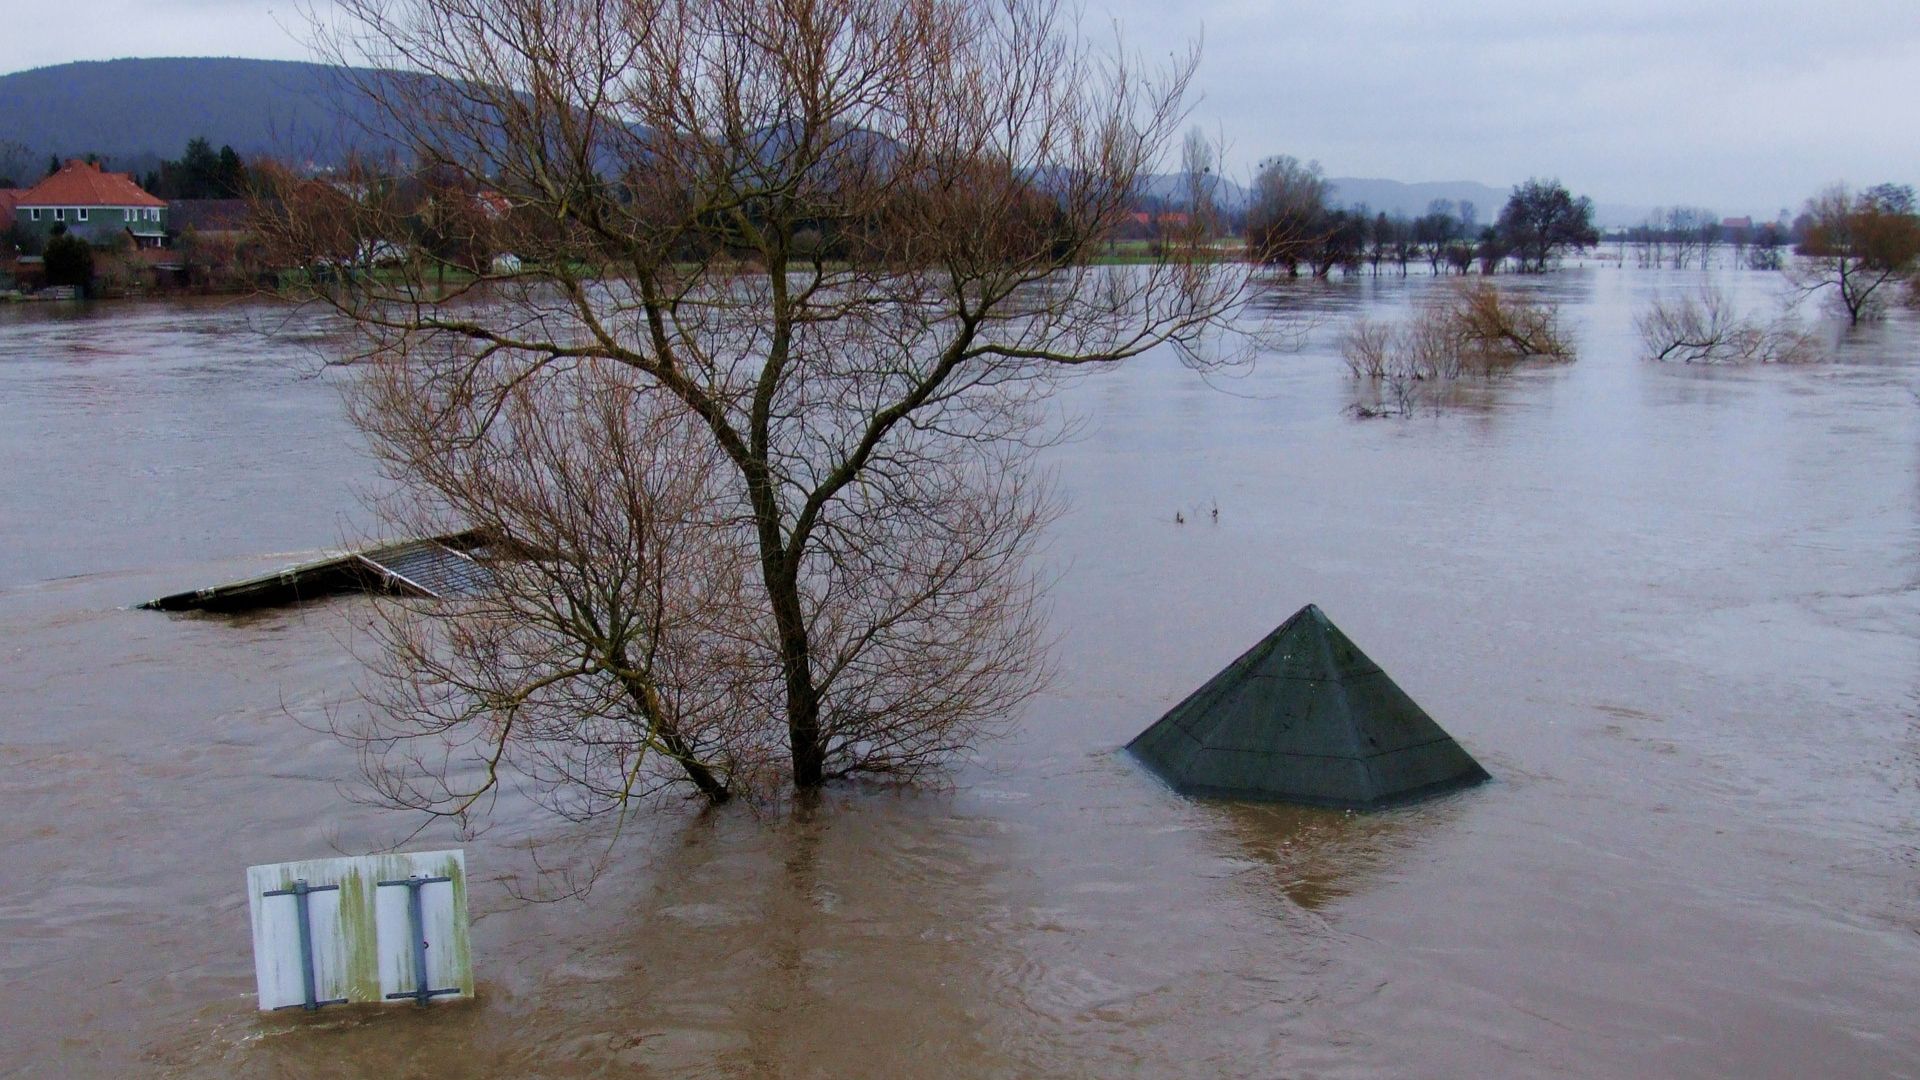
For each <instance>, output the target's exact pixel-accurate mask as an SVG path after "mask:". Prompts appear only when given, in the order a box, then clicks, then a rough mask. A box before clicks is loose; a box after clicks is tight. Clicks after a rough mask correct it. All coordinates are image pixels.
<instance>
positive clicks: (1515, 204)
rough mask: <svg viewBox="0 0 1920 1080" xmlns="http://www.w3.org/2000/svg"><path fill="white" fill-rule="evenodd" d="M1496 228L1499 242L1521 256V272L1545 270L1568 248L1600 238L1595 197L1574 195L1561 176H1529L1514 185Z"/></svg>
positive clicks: (1518, 256)
mask: <svg viewBox="0 0 1920 1080" xmlns="http://www.w3.org/2000/svg"><path fill="white" fill-rule="evenodd" d="M1495 229H1496V231H1497V242H1498V244H1499V245H1500V247H1501V248H1502V249H1503V250H1504V251H1508V252H1511V253H1512V254H1513V255H1514V256H1515V258H1517V259H1518V260H1519V262H1520V270H1521V272H1522V273H1540V272H1541V271H1544V270H1545V269H1546V268H1547V264H1548V263H1549V262H1551V261H1552V260H1553V259H1554V258H1555V257H1556V256H1557V255H1558V254H1559V253H1560V252H1561V251H1563V250H1565V249H1566V248H1574V249H1584V248H1587V247H1590V246H1592V245H1594V244H1597V243H1599V242H1600V233H1599V232H1598V231H1597V230H1596V229H1595V228H1594V227H1593V201H1592V200H1590V199H1588V198H1587V197H1586V196H1584V195H1582V196H1580V197H1579V198H1577V199H1576V198H1574V197H1573V194H1572V193H1571V192H1569V191H1568V190H1567V189H1566V187H1565V186H1564V185H1562V184H1561V183H1560V181H1558V180H1529V181H1527V182H1526V183H1524V184H1521V185H1520V186H1518V187H1516V188H1514V189H1513V194H1512V196H1510V197H1509V198H1508V199H1507V205H1506V206H1505V207H1504V208H1503V209H1501V211H1500V221H1499V224H1498V225H1497V226H1495ZM1489 242H1490V243H1491V242H1494V238H1491V237H1490V238H1489Z"/></svg>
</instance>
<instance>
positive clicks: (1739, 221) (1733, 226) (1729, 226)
mask: <svg viewBox="0 0 1920 1080" xmlns="http://www.w3.org/2000/svg"><path fill="white" fill-rule="evenodd" d="M1720 227H1721V228H1723V229H1726V230H1728V231H1734V230H1738V229H1751V228H1753V219H1752V218H1750V217H1730V218H1723V219H1722V220H1721V222H1720Z"/></svg>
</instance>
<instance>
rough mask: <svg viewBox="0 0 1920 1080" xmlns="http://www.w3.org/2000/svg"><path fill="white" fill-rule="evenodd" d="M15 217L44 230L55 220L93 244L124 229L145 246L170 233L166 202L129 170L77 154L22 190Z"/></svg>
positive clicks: (158, 242) (109, 239) (24, 224)
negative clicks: (111, 169) (79, 157)
mask: <svg viewBox="0 0 1920 1080" xmlns="http://www.w3.org/2000/svg"><path fill="white" fill-rule="evenodd" d="M12 216H13V220H14V221H15V222H16V223H18V224H19V225H21V226H22V227H24V228H27V229H29V230H31V231H34V232H39V233H42V234H45V233H49V232H51V231H52V229H53V226H54V225H56V224H59V225H65V226H66V227H67V230H68V231H70V232H72V233H74V234H75V235H78V236H84V237H86V239H87V240H88V241H89V242H91V243H94V244H106V243H111V242H113V240H114V238H115V237H117V236H119V235H121V234H122V233H125V234H127V235H130V236H132V237H133V240H134V243H135V244H137V245H139V246H141V247H158V246H160V245H161V244H164V243H165V242H166V238H167V225H166V223H167V204H166V201H165V200H164V199H158V198H155V197H154V196H152V195H149V194H147V193H146V192H145V191H143V190H141V188H140V185H139V184H136V183H134V182H133V178H132V177H130V176H128V175H127V174H125V173H114V172H107V171H106V170H104V169H102V168H101V167H100V166H99V165H96V164H92V163H90V162H85V161H79V160H73V161H69V162H67V163H66V164H65V165H63V166H61V167H60V169H59V171H58V172H55V173H54V174H53V175H51V176H49V177H47V178H46V179H45V180H42V181H40V182H39V183H37V184H35V185H33V186H32V187H30V188H28V189H27V190H25V191H24V192H20V193H19V195H18V197H17V198H16V199H15V200H14V205H13V214H12Z"/></svg>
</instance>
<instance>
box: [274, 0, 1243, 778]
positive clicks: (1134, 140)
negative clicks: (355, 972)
mask: <svg viewBox="0 0 1920 1080" xmlns="http://www.w3.org/2000/svg"><path fill="white" fill-rule="evenodd" d="M339 6H340V8H341V9H342V10H343V11H344V12H345V14H346V15H347V16H348V17H349V18H350V20H351V25H353V26H354V27H355V28H356V30H355V36H354V37H352V38H350V39H346V40H340V41H337V43H336V45H337V48H338V49H339V51H340V52H341V54H342V56H341V58H342V59H355V60H358V61H360V62H362V63H367V62H371V66H375V67H384V68H399V69H407V70H410V71H414V72H421V73H426V74H429V75H432V76H438V77H440V78H439V79H408V80H392V79H377V78H374V79H369V82H368V86H367V87H366V89H367V90H368V92H369V93H370V95H371V96H372V97H374V98H375V99H376V100H378V101H379V102H380V103H381V104H382V106H383V108H384V112H385V121H386V123H385V126H386V127H387V128H388V132H387V133H388V134H389V135H391V136H393V137H395V138H396V139H397V140H398V141H401V142H404V143H406V144H408V145H409V147H410V149H411V151H412V153H413V154H414V155H416V156H417V157H418V158H419V159H420V160H421V161H422V162H425V163H431V164H432V166H433V167H434V168H435V169H436V170H437V171H441V172H444V173H463V174H464V175H465V176H467V177H468V178H469V180H470V181H471V184H472V186H473V187H474V188H476V189H484V190H485V191H487V192H488V193H489V195H490V196H497V197H498V200H499V201H500V202H501V203H503V204H505V205H508V206H510V207H511V208H512V209H511V211H510V212H508V213H506V214H504V215H502V216H501V217H500V218H499V220H497V221H496V222H494V228H493V235H492V238H491V239H492V242H493V243H494V244H495V245H497V250H500V251H505V252H512V253H514V254H515V255H516V256H517V259H516V260H514V262H513V264H512V265H513V266H514V269H512V271H511V272H505V273H494V272H492V270H491V269H488V270H487V271H486V272H482V273H480V274H478V275H477V277H476V278H475V279H474V280H473V281H472V283H471V284H467V283H466V281H467V279H466V278H464V277H462V278H459V279H455V280H456V284H454V285H452V286H450V287H449V288H446V289H443V288H439V287H437V286H436V275H435V274H434V269H435V267H434V264H435V262H436V260H437V259H438V258H439V256H437V255H436V253H435V252H434V251H432V250H426V249H419V248H416V249H414V250H411V251H409V252H408V253H407V254H406V258H405V260H404V261H403V262H402V263H401V264H400V265H399V266H396V267H393V268H391V269H389V270H386V271H383V272H381V273H379V274H365V275H355V276H353V277H352V279H351V280H350V282H349V283H348V284H347V285H343V286H340V287H334V288H324V289H322V290H320V291H319V292H318V293H317V294H316V298H317V299H318V300H320V301H321V302H325V303H329V304H332V305H334V306H336V307H337V308H338V309H339V310H340V311H342V312H344V313H345V314H346V315H347V316H348V317H349V318H351V320H352V321H353V324H354V325H355V326H356V327H357V328H358V330H359V331H360V335H359V339H358V340H359V344H358V346H357V347H355V348H353V349H352V350H351V351H350V355H348V356H346V357H344V359H347V360H351V361H355V362H358V363H362V364H365V365H367V366H368V367H369V368H370V369H371V374H370V375H369V377H368V378H367V379H366V380H365V381H364V383H363V390H362V392H361V393H360V395H359V396H358V397H357V399H356V402H355V415H356V417H357V418H358V419H359V422H360V423H361V425H362V427H363V428H364V429H365V430H366V431H367V432H368V433H369V434H370V436H371V437H372V439H373V442H374V445H375V447H376V450H377V451H378V453H379V454H380V455H381V457H382V459H383V460H384V461H385V462H386V463H387V464H388V466H389V468H390V472H391V474H392V476H393V478H394V479H395V480H396V481H397V483H398V488H399V493H400V494H399V497H397V498H396V499H395V500H394V501H393V503H392V504H391V505H390V507H389V509H390V511H391V513H392V517H393V520H395V521H396V522H397V523H398V524H400V525H401V526H403V527H407V528H438V527H440V526H441V525H442V524H444V523H446V522H449V521H458V522H460V523H462V524H464V523H467V522H476V523H479V524H481V525H484V526H486V527H489V528H490V529H492V530H494V531H496V532H497V533H498V534H499V536H498V540H499V546H497V547H496V548H494V549H493V551H494V552H495V553H494V554H493V555H484V556H483V560H482V561H483V562H486V563H488V564H489V565H490V566H491V567H492V568H493V571H494V573H495V574H497V575H500V576H501V578H502V581H503V582H504V583H505V584H504V592H503V594H502V598H501V599H498V600H494V601H484V602H472V603H458V604H453V605H443V606H436V607H403V608H393V607H389V608H387V609H385V610H387V611H388V612H389V613H391V614H392V620H391V621H390V622H389V624H388V630H387V632H386V633H384V634H383V638H384V639H385V640H386V641H387V642H388V643H389V646H390V647H389V648H388V649H387V650H386V651H385V653H384V655H385V657H386V664H385V667H384V669H383V670H385V672H386V674H387V675H389V676H390V679H389V680H388V681H386V682H385V683H384V685H385V687H386V688H387V692H386V693H385V694H384V695H382V696H381V697H380V698H379V700H380V703H381V704H382V705H383V706H385V707H386V708H387V709H389V710H391V711H390V712H385V713H383V714H382V722H381V726H380V728H379V729H378V730H373V731H368V732H364V734H365V735H366V737H367V743H366V745H367V746H368V747H369V748H370V750H372V751H374V752H375V756H376V757H377V758H378V760H379V763H380V764H381V765H382V767H383V769H384V774H385V779H386V788H385V790H387V791H388V792H389V793H390V794H392V795H394V796H395V797H396V798H399V799H400V800H401V801H406V802H411V803H413V804H416V805H422V806H426V807H429V808H433V809H440V810H443V811H444V810H458V809H462V808H464V806H465V805H467V803H468V801H469V800H470V799H471V798H473V797H474V795H475V794H476V793H477V792H481V791H486V790H492V788H493V785H495V784H496V783H498V779H497V778H498V777H499V775H500V768H501V764H502V763H503V762H505V763H507V764H509V765H516V767H517V768H519V770H520V772H522V773H523V774H527V775H532V776H534V777H535V778H536V779H539V780H544V781H547V783H546V784H544V785H543V787H545V788H546V789H547V790H549V791H575V790H578V791H585V792H589V793H597V794H598V795H599V796H600V797H601V799H600V803H599V805H614V804H617V803H618V801H619V799H620V798H621V797H624V795H625V794H626V793H627V792H629V791H631V790H635V789H636V788H637V787H638V786H640V785H641V781H642V780H643V779H644V778H645V777H649V776H650V777H653V778H654V779H655V781H656V782H667V781H672V782H674V783H679V782H682V781H686V782H690V783H692V784H693V785H694V786H695V787H696V788H697V789H698V790H699V791H700V792H701V793H703V794H704V795H705V796H706V797H707V798H709V799H719V798H724V797H726V795H728V794H729V793H731V792H733V791H735V790H738V789H739V788H740V787H741V786H745V785H751V784H752V782H753V779H754V777H756V776H759V775H768V774H772V773H774V772H776V771H777V773H779V774H781V775H784V777H785V778H786V779H787V780H788V781H789V782H790V783H791V784H792V785H793V786H794V787H796V788H798V789H802V790H805V789H811V788H815V787H818V786H819V785H821V784H822V783H823V782H825V781H827V780H828V779H830V778H833V777H836V776H847V775H852V774H857V773H868V772H872V773H894V774H898V773H902V772H906V773H911V772H913V771H914V770H917V769H920V768H922V767H925V766H927V765H929V764H931V763H933V762H935V761H937V760H939V759H940V758H941V756H942V755H944V754H947V753H950V752H951V751H953V750H955V749H958V748H963V747H966V746H968V745H969V744H970V743H971V741H972V740H974V739H975V738H977V737H979V735H980V734H981V733H982V732H983V731H985V730H989V729H990V728H991V727H992V726H993V725H994V724H995V723H996V722H997V721H999V720H1000V719H1001V718H1003V717H1005V716H1006V714H1007V711H1008V709H1009V708H1010V707H1011V706H1012V705H1014V704H1016V703H1017V702H1019V701H1020V700H1021V699H1023V698H1024V697H1025V696H1027V695H1028V694H1030V693H1031V692H1033V691H1034V689H1035V688H1036V687H1037V686H1038V684H1039V678H1040V676H1041V674H1042V672H1043V667H1044V663H1043V661H1044V657H1043V654H1042V650H1041V649H1040V645H1041V631H1040V624H1039V620H1038V612H1037V609H1036V606H1035V604H1036V598H1037V592H1036V584H1035V581H1034V579H1033V577H1032V573H1033V571H1032V570H1031V568H1030V567H1029V565H1028V560H1027V555H1028V553H1029V550H1030V548H1031V546H1032V544H1033V542H1034V538H1035V535H1036V530H1037V529H1038V528H1039V527H1040V526H1041V525H1042V524H1043V523H1044V522H1045V521H1046V520H1047V518H1048V515H1049V513H1050V507H1051V503H1050V500H1048V499H1047V498H1046V495H1045V485H1044V484H1043V483H1042V482H1041V478H1040V477H1039V476H1038V475H1037V474H1036V473H1035V471H1034V467H1033V465H1032V462H1031V454H1032V452H1033V450H1034V449H1036V448H1037V447H1038V446H1039V445H1041V444H1043V443H1044V442H1045V441H1046V440H1047V439H1048V438H1049V437H1050V435H1051V432H1052V429H1051V428H1050V427H1049V426H1048V423H1047V418H1046V416H1047V412H1046V398H1047V396H1048V394H1049V392H1050V391H1051V390H1052V389H1053V388H1055V386H1056V385H1057V384H1058V383H1059V381H1060V380H1061V379H1062V378H1065V377H1067V376H1068V375H1069V374H1070V373H1071V372H1074V371H1080V370H1089V369H1090V368H1093V367H1098V366H1100V365H1104V364H1109V363H1112V362H1116V361H1119V360H1122V359H1125V358H1127V357H1131V356H1135V355H1138V354H1140V353H1143V352H1146V351H1148V350H1150V349H1156V348H1166V349H1169V350H1171V351H1173V352H1175V353H1176V354H1178V355H1179V356H1181V357H1182V358H1184V359H1185V360H1186V361H1187V362H1188V363H1191V364H1194V365H1207V366H1211V365H1217V364H1221V363H1229V362H1233V361H1234V360H1235V359H1236V358H1237V357H1238V356H1239V355H1240V353H1239V352H1238V351H1237V350H1229V351H1226V352H1212V351H1209V349H1210V348H1211V347H1212V346H1211V345H1210V342H1211V340H1212V336H1213V335H1212V331H1213V330H1215V329H1216V328H1217V327H1218V326H1219V325H1220V324H1221V323H1222V321H1223V319H1224V318H1225V317H1226V316H1228V315H1229V314H1230V313H1231V312H1233V311H1234V310H1235V308H1236V307H1237V305H1238V304H1239V302H1240V300H1241V296H1242V290H1243V288H1244V281H1245V277H1244V273H1243V272H1242V271H1240V270H1238V269H1237V268H1235V267H1233V266H1232V265H1230V264H1223V263H1221V262H1219V261H1218V260H1216V259H1213V258H1210V257H1208V253H1207V252H1205V251H1204V250H1202V248H1201V247H1200V245H1199V243H1198V242H1197V241H1198V234H1197V233H1196V234H1194V235H1193V236H1190V237H1176V238H1174V239H1173V241H1171V242H1169V243H1168V244H1167V245H1165V249H1164V250H1165V252H1166V254H1165V255H1164V256H1163V257H1162V259H1161V260H1160V261H1158V262H1156V263H1153V264H1151V265H1147V266H1143V267H1128V268H1120V269H1113V268H1098V267H1093V266H1090V265H1088V259H1089V257H1090V256H1092V255H1093V254H1095V253H1097V251H1098V250H1099V248H1100V245H1102V244H1103V243H1104V241H1105V239H1106V237H1107V235H1108V234H1109V232H1110V231H1111V230H1112V229H1113V228H1115V227H1116V226H1117V225H1118V224H1119V223H1120V222H1121V221H1122V220H1123V219H1124V217H1125V216H1126V214H1127V212H1128V210H1129V209H1130V200H1131V198H1132V195H1133V192H1134V191H1135V190H1136V181H1137V180H1138V179H1139V178H1140V177H1141V176H1142V175H1143V174H1144V173H1146V172H1148V171H1149V170H1150V169H1151V167H1152V166H1153V165H1154V164H1155V162H1156V160H1157V159H1158V158H1159V156H1160V155H1161V153H1162V152H1163V149H1165V148H1166V147H1167V146H1168V145H1169V143H1170V139H1171V136H1172V134H1173V133H1174V131H1175V129H1176V127H1177V125H1178V124H1179V122H1180V120H1181V116H1182V110H1181V106H1180V100H1181V97H1182V94H1183V92H1184V89H1185V86H1186V84H1187V81H1188V79H1189V77H1190V75H1191V73H1192V70H1193V64H1192V58H1191V57H1189V58H1187V59H1186V60H1184V61H1182V62H1180V63H1179V64H1178V65H1176V67H1175V68H1174V69H1173V70H1171V71H1169V72H1165V73H1163V74H1161V75H1159V76H1157V77H1152V78H1143V75H1142V73H1141V72H1139V71H1137V70H1135V69H1134V68H1133V66H1132V65H1131V64H1130V63H1129V62H1128V61H1126V60H1125V59H1124V58H1119V57H1112V56H1107V55H1103V54H1100V53H1097V52H1095V51H1093V50H1092V49H1091V48H1090V47H1089V46H1088V45H1086V44H1085V43H1084V42H1083V41H1082V40H1080V39H1079V38H1078V37H1077V36H1075V35H1073V33H1072V32H1071V30H1070V27H1068V26H1066V25H1063V23H1062V22H1061V20H1060V17H1059V13H1058V12H1057V10H1056V8H1055V6H1054V4H1053V3H1051V2H1050V0H1002V2H998V3H992V4H983V3H973V2H967V0H908V2H905V3H901V2H897V0H808V2H803V3H798V4H795V3H786V2H775V0H680V2H669V0H613V2H611V3H597V4H584V3H583V4H575V3H571V2H564V0H563V2H561V3H553V2H550V0H478V2H474V0H391V2H390V0H343V2H342V3H341V4H340V5H339ZM283 187H284V190H281V191H278V192H275V193H273V194H275V195H276V196H277V198H275V199H270V200H263V202H262V207H263V214H264V217H265V220H264V221H263V226H264V227H265V228H266V229H267V230H268V231H269V232H270V233H271V234H272V235H273V237H274V240H275V242H276V243H277V244H279V245H280V246H281V247H282V248H283V249H284V250H285V251H286V252H287V253H288V254H289V255H290V256H291V257H293V258H294V259H296V260H298V259H299V258H300V255H299V253H300V252H301V251H302V250H303V249H305V248H306V247H308V246H310V245H312V244H314V243H315V242H319V243H324V242H325V240H326V237H327V236H328V235H330V233H331V232H333V231H338V230H337V228H336V226H337V224H338V223H337V222H336V221H334V220H332V219H333V218H334V217H335V216H337V215H334V214H327V215H314V214H302V213H301V212H300V209H299V207H300V201H301V196H302V194H303V191H304V190H306V189H303V188H302V187H301V186H299V185H297V184H291V183H290V184H287V185H283ZM354 191H355V193H356V197H355V198H354V199H353V200H351V207H350V214H351V216H352V217H353V218H354V219H355V224H354V227H353V228H352V229H351V230H348V231H349V232H351V234H352V235H359V236H400V235H404V221H405V213H406V208H405V207H404V206H403V205H401V204H399V203H397V202H396V201H394V200H392V199H388V198H386V197H384V196H383V195H382V194H381V190H380V189H379V187H378V186H377V185H365V186H357V187H355V188H354ZM331 197H333V198H337V196H331ZM1199 217H1200V215H1194V216H1193V219H1194V220H1196V221H1197V220H1199ZM528 560H530V562H528ZM613 628H624V629H623V630H622V632H620V633H615V632H614V629H613ZM656 649H657V650H658V655H659V656H660V657H662V658H664V660H663V662H661V663H659V666H656V667H653V668H649V667H647V666H646V664H645V663H643V662H642V656H643V655H646V656H652V655H654V653H653V652H651V651H650V650H656ZM395 690H398V691H400V692H399V693H397V694H396V693H394V691H395ZM650 694H657V696H658V698H659V701H658V703H657V704H655V703H653V702H652V701H651V699H650V697H649V695H650ZM567 701H573V702H574V703H573V704H566V703H565V702H567ZM536 702H537V703H538V705H539V708H538V709H537V710H536V713H537V716H538V719H537V720H536V721H534V722H532V723H526V724H523V723H522V721H521V719H520V717H521V716H523V715H524V714H525V713H524V710H526V709H527V708H529V707H530V705H532V704H534V703H536ZM422 746H437V747H440V748H442V749H444V750H445V751H446V754H447V755H450V756H443V757H439V758H436V757H434V756H433V755H432V754H428V753H423V752H421V747H422ZM641 762H647V763H649V764H647V765H646V766H644V769H645V770H652V769H654V768H655V767H656V766H659V767H660V771H658V772H653V771H644V772H632V771H629V770H639V769H642V768H643V767H642V766H641V765H640V764H639V763H641ZM776 765H777V769H776V768H775V766H776ZM564 797H565V796H564V795H563V796H561V798H564ZM589 801H591V800H589Z"/></svg>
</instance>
